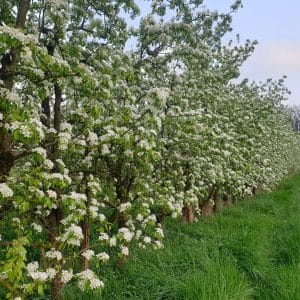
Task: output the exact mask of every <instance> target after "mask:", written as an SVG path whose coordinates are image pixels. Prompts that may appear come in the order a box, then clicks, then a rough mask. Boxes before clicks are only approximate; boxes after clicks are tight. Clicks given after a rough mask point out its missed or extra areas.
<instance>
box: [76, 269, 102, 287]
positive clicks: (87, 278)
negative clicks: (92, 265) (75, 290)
mask: <svg viewBox="0 0 300 300" xmlns="http://www.w3.org/2000/svg"><path fill="white" fill-rule="evenodd" d="M78 277H79V279H80V281H79V282H78V285H79V288H81V289H82V290H83V289H84V288H85V287H86V285H88V284H89V286H90V288H91V289H97V288H102V287H104V283H103V281H101V280H99V279H98V278H97V277H96V276H95V274H94V272H93V271H92V270H89V269H88V270H86V271H82V272H80V273H78Z"/></svg>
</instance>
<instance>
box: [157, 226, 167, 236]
mask: <svg viewBox="0 0 300 300" xmlns="http://www.w3.org/2000/svg"><path fill="white" fill-rule="evenodd" d="M156 232H157V234H158V235H160V236H161V237H164V236H165V235H164V231H163V230H162V229H161V228H159V227H158V228H156Z"/></svg>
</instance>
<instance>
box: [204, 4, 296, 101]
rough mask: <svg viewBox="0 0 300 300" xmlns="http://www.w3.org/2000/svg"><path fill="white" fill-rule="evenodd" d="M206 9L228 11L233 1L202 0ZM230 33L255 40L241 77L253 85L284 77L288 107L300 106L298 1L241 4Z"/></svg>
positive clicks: (242, 38)
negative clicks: (288, 92) (253, 48)
mask: <svg viewBox="0 0 300 300" xmlns="http://www.w3.org/2000/svg"><path fill="white" fill-rule="evenodd" d="M205 3H206V6H207V7H209V8H216V9H218V10H220V11H228V7H229V6H230V5H231V4H232V3H233V0H206V1H204V4H205ZM233 28H234V33H240V35H241V40H245V39H247V38H249V39H252V40H254V39H255V40H258V42H259V44H258V45H257V46H256V50H255V52H254V54H253V55H252V57H250V58H249V59H248V61H247V62H246V63H245V65H244V67H243V68H242V73H241V76H242V77H247V78H249V79H253V80H256V81H259V80H265V79H267V78H274V79H278V78H280V77H281V76H282V75H287V76H288V79H287V81H286V85H287V86H288V88H289V89H290V91H291V92H292V94H291V95H290V96H289V100H288V103H289V104H290V105H294V104H296V105H300V0H243V8H242V9H240V10H239V11H238V12H237V14H235V15H234V21H233Z"/></svg>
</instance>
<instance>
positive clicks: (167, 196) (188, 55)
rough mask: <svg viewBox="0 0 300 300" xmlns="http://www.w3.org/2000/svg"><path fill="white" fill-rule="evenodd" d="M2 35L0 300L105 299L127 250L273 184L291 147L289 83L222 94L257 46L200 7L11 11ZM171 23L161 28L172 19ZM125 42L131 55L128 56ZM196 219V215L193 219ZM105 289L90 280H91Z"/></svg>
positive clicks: (57, 4)
mask: <svg viewBox="0 0 300 300" xmlns="http://www.w3.org/2000/svg"><path fill="white" fill-rule="evenodd" d="M6 4H7V5H2V4H1V6H0V9H1V19H0V22H1V27H0V28H1V32H0V42H1V43H0V55H1V71H0V72H1V73H0V76H1V77H0V79H1V82H0V86H1V94H0V202H1V208H0V215H1V218H2V219H3V224H8V225H9V228H11V229H10V230H9V231H3V233H2V232H1V241H0V245H1V247H2V248H3V250H4V251H3V252H2V253H4V256H3V257H1V263H0V285H1V287H2V288H3V289H5V292H6V295H7V298H11V299H25V298H27V297H28V296H29V295H34V294H43V293H47V294H51V297H52V299H57V298H59V297H62V293H61V290H62V288H63V286H64V285H65V284H67V283H69V282H77V284H78V286H79V287H80V288H81V289H92V290H94V289H97V288H102V287H103V285H104V281H105V278H101V265H102V264H104V263H106V262H107V261H108V260H110V259H111V260H116V261H118V262H119V264H122V263H123V262H124V260H125V258H126V257H127V256H128V255H129V250H130V247H131V245H133V244H136V245H137V246H139V247H142V248H144V247H146V246H152V247H153V248H154V249H159V248H162V239H163V236H164V233H163V229H162V225H161V222H162V220H163V217H164V216H166V215H172V216H173V217H177V216H180V215H183V219H184V220H185V221H186V222H192V221H193V214H194V210H196V211H197V213H198V214H201V209H202V210H203V206H205V204H206V203H213V201H216V200H217V199H218V198H220V197H221V198H224V200H226V199H228V198H229V197H231V198H234V199H237V198H238V197H244V196H245V195H249V194H252V193H254V192H255V191H256V190H257V189H258V188H260V187H268V186H270V185H272V184H274V183H276V182H277V181H278V180H279V179H281V178H282V177H283V176H284V175H285V174H286V173H287V171H288V170H289V169H290V168H291V167H292V166H293V163H295V162H296V160H295V157H298V154H299V153H298V151H297V149H298V148H299V140H298V137H297V136H296V135H294V134H293V132H292V129H291V126H290V119H289V116H288V114H287V112H286V111H285V110H283V107H282V106H281V100H283V98H284V95H285V92H286V90H285V88H284V86H283V82H282V81H281V80H280V81H278V82H273V81H270V82H267V83H266V84H263V85H256V84H254V83H253V84H248V83H247V82H242V83H240V84H234V83H232V82H231V80H232V79H234V78H236V77H237V76H238V74H239V67H240V66H241V64H242V63H243V62H244V61H245V60H246V58H247V57H248V56H249V55H250V54H251V52H252V51H253V49H254V45H255V43H252V42H250V41H247V42H246V43H245V44H244V45H237V46H233V44H232V42H231V43H229V44H228V45H227V44H223V43H222V37H223V36H224V35H225V34H226V33H227V32H228V31H230V30H231V28H230V24H231V16H232V13H233V12H235V11H236V10H237V9H238V8H239V6H240V4H241V3H240V1H236V2H235V3H234V4H233V5H232V6H231V10H230V12H229V13H228V14H218V13H217V12H214V11H209V10H207V9H205V8H203V6H202V1H153V2H152V12H151V13H150V14H149V15H147V16H146V17H145V18H143V19H141V20H140V25H139V26H138V27H137V28H133V29H130V30H129V29H128V28H127V24H126V21H125V20H126V19H123V18H122V17H121V16H124V15H126V16H127V17H126V18H127V19H128V18H129V17H132V18H134V17H135V16H136V15H137V14H138V12H139V8H138V7H137V5H136V4H135V3H134V2H133V1H121V0H120V1H113V2H105V1H68V2H67V1H40V0H35V1H27V0H20V1H6ZM170 18H171V19H170ZM131 37H134V38H135V39H136V41H137V45H136V48H135V49H134V50H133V51H131V52H128V51H126V47H125V45H126V42H127V41H128V39H129V38H131ZM202 214H203V212H202ZM99 276H100V277H99Z"/></svg>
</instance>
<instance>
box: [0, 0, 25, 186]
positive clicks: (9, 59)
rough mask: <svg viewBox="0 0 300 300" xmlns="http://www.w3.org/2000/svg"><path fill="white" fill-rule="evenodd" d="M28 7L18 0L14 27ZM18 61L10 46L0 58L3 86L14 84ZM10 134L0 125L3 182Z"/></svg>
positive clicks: (9, 165) (20, 23) (9, 158)
mask: <svg viewBox="0 0 300 300" xmlns="http://www.w3.org/2000/svg"><path fill="white" fill-rule="evenodd" d="M29 8H30V0H20V1H19V7H18V14H17V18H16V24H15V27H16V28H24V26H25V21H26V15H27V13H28V10H29ZM17 62H18V51H17V49H15V48H11V49H10V51H9V52H8V53H6V54H4V55H3V56H2V58H1V69H0V79H1V80H2V81H3V87H4V88H6V89H8V90H12V88H13V84H14V76H15V68H16V65H17ZM11 148H12V143H11V135H10V133H9V132H8V131H7V130H6V129H5V128H4V127H0V182H5V181H6V177H7V176H9V173H10V170H11V168H12V167H13V164H14V155H13V153H12V149H11Z"/></svg>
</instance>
